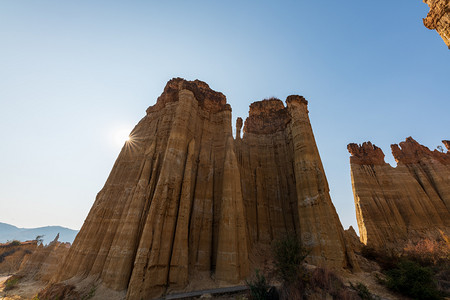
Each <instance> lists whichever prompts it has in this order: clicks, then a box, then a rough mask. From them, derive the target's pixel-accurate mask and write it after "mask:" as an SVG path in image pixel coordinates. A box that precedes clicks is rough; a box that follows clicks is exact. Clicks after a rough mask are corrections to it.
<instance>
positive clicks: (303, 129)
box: [57, 78, 352, 299]
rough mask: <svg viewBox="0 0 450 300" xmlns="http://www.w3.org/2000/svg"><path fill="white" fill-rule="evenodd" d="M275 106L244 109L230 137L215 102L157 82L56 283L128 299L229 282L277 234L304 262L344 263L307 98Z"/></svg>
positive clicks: (193, 86) (186, 85)
mask: <svg viewBox="0 0 450 300" xmlns="http://www.w3.org/2000/svg"><path fill="white" fill-rule="evenodd" d="M286 102H287V107H285V106H284V105H283V103H282V102H281V101H280V100H276V99H271V100H267V101H260V102H256V103H254V104H252V105H251V107H250V114H249V117H248V119H247V120H246V122H245V127H244V136H243V137H242V138H241V136H240V134H241V133H240V132H241V127H242V123H243V122H242V119H240V118H239V119H238V121H237V137H236V139H233V137H232V127H231V108H230V106H229V105H228V104H227V103H226V98H225V96H224V95H223V94H221V93H219V92H215V91H213V90H211V89H210V88H209V86H208V85H207V84H206V83H204V82H201V81H198V80H196V81H186V80H184V79H181V78H176V79H172V80H171V81H169V82H168V84H167V86H166V88H165V89H164V92H163V93H162V95H161V96H160V97H159V98H158V101H157V103H156V104H155V105H154V106H151V107H149V108H148V109H147V115H146V116H145V117H144V118H143V119H142V120H141V121H140V122H139V123H138V124H137V126H136V127H135V128H134V129H133V131H132V132H131V135H130V137H131V138H130V141H129V142H127V143H126V144H125V146H124V147H123V149H122V151H121V153H120V155H119V157H118V158H117V160H116V163H115V164H114V167H113V169H112V171H111V174H110V176H109V178H108V180H107V181H106V183H105V186H104V187H103V189H102V190H101V191H100V192H99V194H98V195H97V198H96V200H95V203H94V205H93V207H92V209H91V211H90V212H89V215H88V217H87V218H86V220H85V223H84V225H83V227H82V229H81V231H80V233H79V234H78V236H77V237H76V239H75V241H74V244H73V246H72V247H71V249H70V251H69V253H68V255H67V258H66V260H65V262H64V265H63V266H62V267H61V268H60V271H59V273H58V276H57V278H58V280H59V281H63V280H66V279H69V278H73V277H76V278H79V279H80V280H81V279H83V278H87V277H90V278H94V279H96V280H99V281H100V282H102V284H103V285H104V286H106V287H109V288H111V289H113V290H117V291H120V290H127V298H128V299H141V298H145V299H149V298H151V297H156V296H159V295H161V294H162V293H167V292H170V291H173V290H179V289H183V288H185V287H186V285H187V284H188V283H190V281H191V280H193V278H197V277H201V278H210V279H211V280H215V281H216V282H225V283H228V284H233V283H238V282H239V281H241V280H242V279H244V278H246V276H247V275H248V274H249V269H250V265H249V264H250V262H249V256H250V255H251V253H252V252H253V251H254V249H256V248H257V247H258V245H269V244H270V243H271V241H272V240H273V239H274V238H276V237H279V236H281V235H283V234H285V233H292V234H296V235H297V236H298V237H299V238H300V239H301V240H302V242H303V243H304V244H306V245H307V246H309V247H310V248H311V257H310V260H311V262H314V263H318V264H319V263H320V264H328V265H330V266H335V267H348V266H351V264H352V260H351V254H350V253H349V252H347V250H346V245H345V237H344V233H343V229H342V226H341V224H340V222H339V219H338V217H337V214H336V211H335V209H334V207H333V204H332V203H331V200H330V196H329V189H328V184H327V181H326V178H325V173H324V171H323V167H322V163H321V161H320V157H319V153H318V150H317V147H316V144H315V141H314V136H313V133H312V129H311V125H310V123H309V119H308V111H307V102H306V100H305V99H304V98H303V97H300V96H290V97H288V99H287V101H286ZM252 267H254V266H252Z"/></svg>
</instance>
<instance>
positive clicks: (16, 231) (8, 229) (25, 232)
mask: <svg viewBox="0 0 450 300" xmlns="http://www.w3.org/2000/svg"><path fill="white" fill-rule="evenodd" d="M58 233H59V241H60V242H69V243H73V240H74V239H75V236H76V235H77V234H78V230H73V229H69V228H65V227H61V226H45V227H38V228H18V227H16V226H13V225H10V224H6V223H1V222H0V243H6V242H7V241H13V240H18V241H21V242H23V241H28V240H34V239H36V236H38V235H43V243H44V244H48V243H50V242H51V241H53V240H54V239H55V236H56V235H57V234H58Z"/></svg>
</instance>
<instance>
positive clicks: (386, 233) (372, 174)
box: [348, 138, 450, 249]
mask: <svg viewBox="0 0 450 300" xmlns="http://www.w3.org/2000/svg"><path fill="white" fill-rule="evenodd" d="M443 142H444V144H445V146H446V147H447V149H448V148H449V146H450V145H449V143H448V141H443ZM391 148H392V153H393V155H394V158H395V160H396V161H397V167H395V168H393V167H391V166H390V165H389V164H387V163H385V162H384V154H383V152H382V151H381V149H379V148H377V147H376V146H375V145H372V144H371V143H370V142H368V143H363V144H362V145H356V144H349V145H348V150H349V152H350V153H351V155H352V156H351V157H350V165H351V176H352V186H353V193H354V197H355V207H356V218H357V221H358V226H359V232H360V238H361V241H362V242H363V243H364V244H367V245H369V246H371V247H374V248H378V249H381V248H386V247H387V248H392V249H402V248H403V246H404V244H405V243H406V242H407V241H408V240H412V241H415V240H419V239H422V238H431V239H437V238H440V237H441V232H440V231H442V232H443V233H444V234H446V235H448V234H449V233H450V153H449V152H448V151H447V152H446V153H442V152H439V151H437V150H434V151H430V150H429V149H428V148H427V147H424V146H422V145H420V144H419V143H417V142H416V141H415V140H414V139H412V138H407V139H406V141H404V142H401V143H400V145H392V146H391Z"/></svg>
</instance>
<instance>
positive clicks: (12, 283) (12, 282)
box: [4, 275, 21, 291]
mask: <svg viewBox="0 0 450 300" xmlns="http://www.w3.org/2000/svg"><path fill="white" fill-rule="evenodd" d="M20 278H21V277H20V276H16V275H14V276H11V277H10V278H8V279H7V280H6V281H5V288H4V290H5V291H9V290H12V289H13V288H15V287H16V286H17V284H18V283H19V280H20Z"/></svg>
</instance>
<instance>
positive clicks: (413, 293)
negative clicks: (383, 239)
mask: <svg viewBox="0 0 450 300" xmlns="http://www.w3.org/2000/svg"><path fill="white" fill-rule="evenodd" d="M386 275H387V277H386V282H385V283H386V286H387V287H388V288H389V289H391V290H393V291H395V292H398V293H401V294H403V295H407V296H410V297H412V298H414V299H423V300H426V299H442V297H441V295H440V293H439V291H438V289H437V285H436V282H435V281H434V279H433V272H432V271H431V269H429V268H427V267H421V266H420V265H419V264H418V263H416V262H413V261H410V260H401V261H400V262H399V263H398V265H397V267H396V268H393V269H391V270H389V271H387V272H386Z"/></svg>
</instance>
